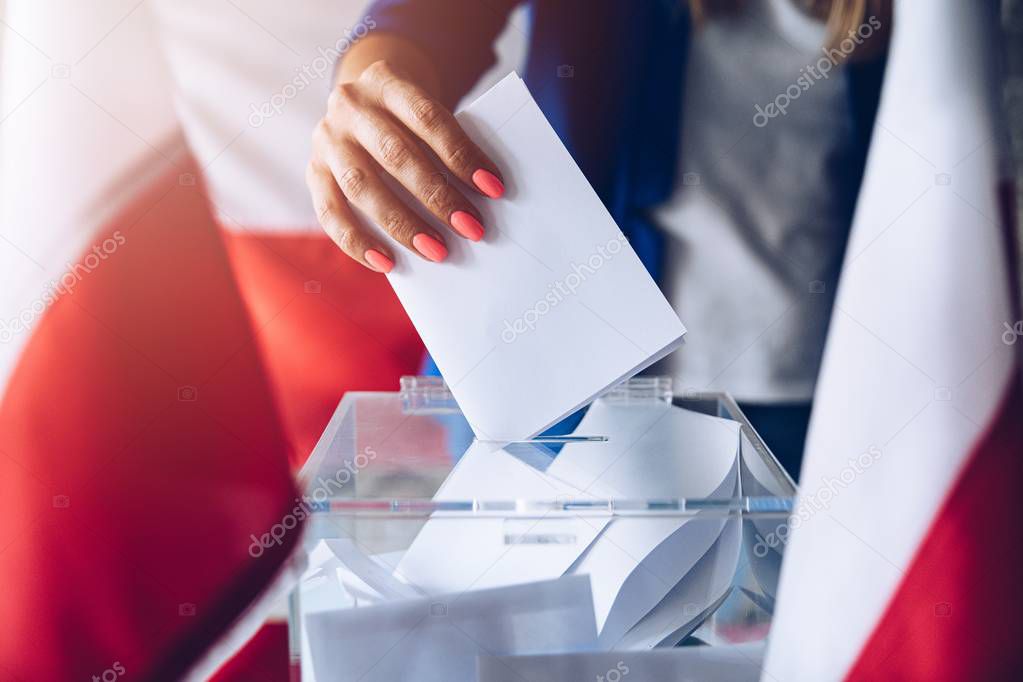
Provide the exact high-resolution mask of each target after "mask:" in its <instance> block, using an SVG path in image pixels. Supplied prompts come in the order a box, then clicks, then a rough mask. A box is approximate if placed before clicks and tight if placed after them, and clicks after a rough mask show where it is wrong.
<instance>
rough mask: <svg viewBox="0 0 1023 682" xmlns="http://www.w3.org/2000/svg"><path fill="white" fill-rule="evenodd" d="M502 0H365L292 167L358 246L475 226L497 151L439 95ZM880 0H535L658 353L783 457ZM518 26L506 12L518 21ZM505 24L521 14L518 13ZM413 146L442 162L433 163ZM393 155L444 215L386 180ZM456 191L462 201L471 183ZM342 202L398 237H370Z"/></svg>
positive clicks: (489, 194) (539, 48)
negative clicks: (646, 307) (655, 295)
mask: <svg viewBox="0 0 1023 682" xmlns="http://www.w3.org/2000/svg"><path fill="white" fill-rule="evenodd" d="M519 4H520V3H518V2H515V1H513V0H493V1H490V2H478V1H477V0H441V1H438V0H377V1H376V2H375V3H373V4H371V5H370V7H369V9H368V12H367V13H368V14H369V15H371V16H373V18H374V21H375V22H376V25H377V26H376V30H375V31H374V32H373V33H372V34H370V35H368V36H367V37H365V38H364V39H362V40H360V41H359V42H358V43H356V44H355V46H354V47H353V48H352V49H351V50H350V51H349V52H348V53H347V54H346V55H345V56H344V57H343V58H342V60H341V62H340V66H339V68H338V71H337V75H336V84H335V88H334V90H333V92H332V94H331V96H330V98H329V101H328V106H327V111H326V113H325V115H324V117H323V119H322V120H321V121H320V123H319V124H318V126H317V128H316V131H315V132H314V135H313V155H312V160H311V162H310V164H309V168H308V171H307V183H308V185H309V188H310V191H311V194H312V198H313V202H314V204H315V206H316V210H317V215H318V216H319V219H320V222H321V224H322V226H323V228H324V229H325V230H326V232H327V233H328V234H329V235H330V236H331V237H332V238H333V240H334V241H335V242H336V243H337V245H338V246H339V247H340V248H341V249H342V250H343V251H344V252H345V253H347V254H348V255H349V256H350V257H351V258H353V259H354V260H356V261H358V262H360V263H362V264H363V265H365V266H367V267H368V268H370V269H372V270H376V271H380V272H387V271H389V270H390V269H391V267H392V266H393V252H394V250H395V249H402V248H404V249H408V250H410V251H411V252H413V253H414V254H416V255H417V256H418V257H422V258H426V259H428V260H432V261H438V262H439V264H438V265H437V267H455V266H453V265H446V264H444V263H443V262H442V261H443V260H444V259H445V256H446V247H445V245H444V243H445V241H446V240H449V239H469V240H471V241H478V240H479V239H481V238H483V237H484V235H485V233H486V229H487V226H486V225H483V224H481V222H480V219H479V214H478V213H477V212H476V210H475V208H474V207H473V201H501V200H502V198H501V197H502V195H503V193H504V184H503V179H502V177H501V171H500V164H499V160H493V159H489V158H487V157H486V156H485V155H484V154H483V153H482V152H481V151H480V150H479V148H477V147H476V145H475V144H473V143H472V141H471V140H469V139H468V137H467V136H466V135H465V134H464V132H462V130H461V129H460V128H459V126H458V124H457V123H456V122H455V119H454V118H453V116H452V114H451V112H450V108H451V107H453V106H454V104H455V103H456V102H457V101H458V100H459V99H460V98H461V97H462V96H464V95H465V93H466V92H467V91H468V90H469V89H470V88H472V87H473V85H474V84H475V83H476V82H477V80H478V79H479V78H480V76H481V74H483V73H484V72H485V71H486V69H487V68H488V67H490V66H491V65H492V64H493V63H494V52H493V43H494V40H495V37H496V36H497V35H498V34H499V33H500V32H501V31H502V29H503V28H504V27H505V25H506V22H507V21H508V18H509V15H510V13H511V12H512V10H513V9H514V8H515V7H516V6H517V5H519ZM890 5H891V2H890V0H689V1H688V2H686V1H684V0H659V1H653V0H651V1H649V2H640V3H636V2H617V1H614V0H601V1H593V0H535V1H534V2H532V3H529V9H530V13H529V15H528V18H529V22H530V26H529V27H528V41H529V46H528V57H527V63H526V67H525V79H526V82H527V84H528V85H529V87H530V89H531V91H532V92H533V94H534V96H535V98H536V99H537V102H538V103H539V105H540V107H541V108H542V109H543V110H544V112H545V114H546V115H547V117H548V119H549V120H550V122H551V123H552V125H553V126H554V128H555V129H556V130H557V131H558V133H559V135H560V136H561V139H562V140H563V142H564V143H565V145H566V146H567V147H568V149H569V151H570V152H571V153H572V155H573V157H574V158H575V160H576V162H577V163H578V164H579V165H580V167H581V168H582V170H583V172H584V173H585V174H586V176H587V178H588V179H589V181H590V182H591V184H592V185H593V186H594V188H595V189H596V191H597V193H598V194H599V195H600V197H601V199H602V200H603V201H604V203H605V205H606V206H607V208H608V209H609V211H610V212H611V214H612V215H613V217H614V218H615V220H616V221H617V222H618V224H619V226H620V227H621V228H622V230H623V232H624V233H625V234H626V236H627V237H628V238H629V240H630V242H631V243H632V245H633V247H634V248H635V249H636V251H637V252H638V253H639V255H640V257H641V258H642V259H643V261H644V263H645V264H646V266H647V268H648V269H649V270H650V272H651V274H652V275H654V277H655V278H656V279H657V280H658V281H659V283H660V285H661V287H662V289H663V291H664V292H665V294H666V295H667V297H668V299H669V300H670V301H671V302H672V304H673V306H674V307H675V309H676V310H677V311H678V313H679V315H680V316H681V317H682V319H683V320H684V321H685V323H686V325H687V326H688V328H689V330H690V333H689V334H688V335H687V337H686V338H687V343H686V345H685V346H684V348H683V349H681V350H680V351H679V352H677V353H674V354H673V355H672V356H670V357H669V358H667V359H666V360H665V361H664V362H663V363H662V364H661V365H660V366H659V367H657V368H655V370H654V371H655V372H656V373H666V374H670V375H672V376H673V377H674V378H675V382H676V390H678V391H701V390H727V391H730V392H731V393H732V394H733V395H734V396H735V397H736V398H737V399H738V400H739V401H740V405H741V407H742V408H743V410H744V411H745V412H746V414H747V416H748V417H749V418H750V420H751V421H752V423H753V425H754V426H755V427H756V428H757V430H758V431H759V432H760V434H761V435H762V436H763V438H764V439H765V441H766V442H767V443H768V445H769V446H770V447H771V448H772V450H773V451H774V452H775V454H776V455H777V456H778V458H779V460H780V461H781V462H782V464H783V465H784V466H785V468H786V469H787V470H788V471H789V472H790V473H791V474H792V475H793V476H798V473H799V465H800V460H801V456H802V449H803V442H804V439H805V433H806V428H807V423H808V420H809V415H810V406H811V398H812V396H813V391H814V384H815V381H816V377H817V373H818V369H819V366H820V359H821V353H822V349H823V345H824V339H825V335H826V332H827V327H828V321H829V318H830V313H831V306H832V301H833V297H834V290H835V285H836V283H837V280H838V274H839V269H840V266H841V262H842V257H843V253H844V249H845V244H846V237H847V234H848V230H849V226H850V223H851V219H852V214H853V209H854V207H855V202H856V195H857V192H858V189H859V184H860V180H861V176H862V174H863V168H864V163H865V159H866V153H867V147H868V145H869V141H870V134H871V130H872V128H873V120H874V116H875V112H876V109H877V104H878V98H879V90H880V83H881V78H882V75H883V71H884V65H885V57H884V53H885V49H886V42H887V35H888V32H889V30H890V25H889V24H890V21H891V6H890ZM516 28H518V27H516ZM520 30H521V29H520ZM426 149H429V150H432V152H433V153H435V154H436V156H437V157H438V158H439V159H440V161H441V162H442V163H443V164H444V165H445V166H446V170H447V171H448V172H449V173H450V175H451V177H453V178H457V180H459V181H460V182H451V181H449V179H448V178H447V177H446V175H445V174H442V173H438V172H437V171H436V167H435V166H433V165H432V163H431V161H430V159H429V158H428V156H427V153H426V151H425V150H426ZM384 175H390V176H392V177H393V178H394V179H395V180H396V181H397V182H399V183H400V184H401V185H403V186H404V187H405V189H407V190H408V191H409V193H410V194H411V195H412V197H414V199H415V200H416V201H418V202H421V203H422V204H423V205H424V206H425V207H426V208H427V210H428V211H430V213H432V214H433V215H434V216H436V217H437V218H438V219H439V220H440V221H441V222H442V223H444V224H447V225H449V226H450V228H451V230H450V231H449V232H447V233H444V234H442V233H440V232H438V231H436V230H434V229H433V228H432V227H430V226H429V225H427V224H426V223H425V222H424V221H422V220H421V219H419V218H418V217H417V216H416V213H415V212H414V211H412V210H411V209H410V207H409V206H407V205H405V204H404V203H403V202H402V201H401V200H399V199H398V198H397V196H396V195H395V194H394V193H393V192H391V191H390V190H389V189H388V188H387V186H386V185H385V183H384V181H383V180H382V176H384ZM470 197H472V199H471V200H470ZM353 207H354V208H357V209H359V210H361V211H362V212H363V213H364V214H366V215H367V216H369V217H370V218H371V219H373V220H375V221H376V222H377V223H378V224H380V225H382V226H383V227H384V228H385V229H386V230H387V231H388V232H389V234H390V235H391V236H392V237H393V238H394V240H393V241H388V242H384V241H381V240H379V239H376V238H375V237H373V236H372V234H371V233H370V232H369V231H367V230H365V228H364V227H363V226H362V225H361V224H360V223H359V221H358V219H357V218H356V215H355V213H354V212H353V210H352V209H353Z"/></svg>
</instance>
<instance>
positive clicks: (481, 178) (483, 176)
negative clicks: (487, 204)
mask: <svg viewBox="0 0 1023 682" xmlns="http://www.w3.org/2000/svg"><path fill="white" fill-rule="evenodd" d="M472 181H473V183H475V185H476V187H477V188H478V189H479V191H481V192H483V193H484V194H486V195H487V196H488V197H490V198H491V199H500V198H501V195H502V194H504V183H502V182H501V180H500V179H498V177H497V176H496V175H494V174H493V173H491V172H490V171H488V170H483V169H482V168H480V169H479V170H477V171H476V172H475V173H473V174H472Z"/></svg>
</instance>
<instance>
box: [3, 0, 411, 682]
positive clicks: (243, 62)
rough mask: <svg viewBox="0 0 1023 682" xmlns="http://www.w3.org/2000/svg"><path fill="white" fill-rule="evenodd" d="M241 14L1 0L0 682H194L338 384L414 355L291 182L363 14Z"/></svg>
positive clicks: (300, 187)
mask: <svg viewBox="0 0 1023 682" xmlns="http://www.w3.org/2000/svg"><path fill="white" fill-rule="evenodd" d="M243 4H244V7H242V6H241V4H239V3H233V2H232V3H208V2H198V1H197V0H188V1H183V0H173V1H171V0H150V1H149V2H145V3H140V2H138V1H137V0H94V1H92V2H88V3H68V2H64V1H62V0H6V2H0V13H2V14H0V19H2V20H3V21H2V23H0V175H2V177H0V273H2V275H0V584H2V585H3V590H4V595H3V596H2V597H0V632H2V634H0V679H3V680H8V679H12V680H33V681H35V680H69V679H83V680H87V679H103V680H111V679H121V678H122V677H124V679H137V680H144V679H180V678H182V677H184V676H185V675H186V674H188V675H191V676H192V677H193V678H197V679H204V678H205V676H206V674H208V673H209V672H210V671H212V670H213V669H215V668H217V666H218V664H219V663H220V662H222V661H223V660H224V659H225V658H226V657H227V656H228V655H230V653H231V652H232V650H233V649H235V648H237V646H239V645H240V644H241V642H243V641H244V637H241V638H239V637H232V636H231V635H233V634H237V633H239V632H242V631H244V633H246V634H247V633H251V632H252V631H253V630H254V629H255V628H256V627H258V625H259V622H258V621H251V620H250V621H246V620H245V616H246V615H247V614H248V613H249V612H248V609H249V607H250V605H251V604H252V603H253V602H255V601H257V600H258V599H260V598H261V597H262V596H265V595H266V594H268V593H269V592H271V588H272V586H273V585H274V582H275V579H276V578H277V577H279V576H280V574H281V572H282V571H283V570H284V569H285V568H286V566H287V564H286V561H287V558H288V556H289V553H290V550H291V548H292V547H293V546H294V545H295V544H296V543H297V541H298V538H299V532H300V530H299V529H297V528H295V525H296V519H297V517H296V515H295V514H294V513H293V512H294V509H295V508H296V505H297V500H296V496H297V492H296V490H295V485H294V482H293V479H292V470H293V468H294V467H295V466H296V465H298V464H300V463H301V460H302V458H303V457H304V456H305V455H306V454H308V451H309V449H310V448H311V447H312V444H313V443H315V441H316V438H317V437H318V435H319V433H320V432H321V431H322V429H323V427H324V425H325V424H326V421H327V419H328V417H329V415H330V414H331V412H332V410H333V408H334V407H335V406H336V404H337V401H338V400H339V398H340V396H341V394H342V393H343V392H344V391H345V390H349V389H355V388H359V389H393V388H394V387H395V386H396V385H397V381H398V377H399V376H400V375H401V374H403V373H404V374H407V373H413V372H414V371H415V369H416V367H417V366H418V365H419V363H420V362H421V360H422V354H423V349H422V344H421V342H420V341H419V339H418V336H417V335H416V333H415V330H414V329H413V328H412V326H411V324H410V323H409V322H408V319H407V317H406V316H405V315H404V313H403V311H402V310H401V307H400V305H399V304H398V303H397V300H396V299H395V298H394V295H393V293H392V292H391V290H390V287H389V286H388V284H387V282H386V279H385V278H383V277H380V276H379V275H375V274H374V273H372V272H370V271H368V270H366V269H365V268H362V267H361V266H359V265H358V264H356V263H354V262H352V261H349V260H348V259H346V258H344V257H343V256H341V255H340V254H339V253H338V251H337V249H336V247H335V246H334V245H333V244H332V243H330V241H329V239H328V238H327V237H326V236H325V235H324V234H323V232H322V230H320V229H319V227H318V226H317V225H316V219H315V215H314V214H313V210H312V208H311V205H310V202H309V200H308V196H307V192H306V190H305V187H304V181H303V170H304V166H305V163H306V161H307V159H308V149H307V148H306V146H307V145H308V140H309V131H310V130H311V129H312V127H313V125H314V124H315V121H316V120H317V117H318V116H319V115H320V112H321V111H322V109H323V102H324V100H325V96H326V93H327V91H328V89H329V85H328V84H329V82H330V77H331V74H332V71H333V61H334V59H335V58H336V56H337V52H338V51H339V49H344V48H345V46H347V45H350V43H351V39H352V37H353V36H357V35H358V34H359V33H363V34H364V32H365V30H366V28H367V26H365V25H362V26H361V28H360V24H359V23H358V22H359V19H360V17H361V12H362V9H363V3H361V2H354V3H353V2H335V1H334V0H316V2H312V0H310V2H308V3H304V5H308V6H304V9H303V11H301V12H296V11H295V9H294V7H292V6H290V5H287V4H286V3H276V2H272V1H271V0H260V1H259V2H246V3H243ZM207 187H209V191H207V189H206V188H207ZM289 465H290V466H289ZM274 529H278V530H274ZM281 531H285V532H281ZM270 532H273V534H274V536H275V537H272V538H271V539H270V540H265V538H264V536H265V535H266V534H268V533H270ZM253 538H256V539H257V540H258V541H259V544H256V545H254V544H253V543H254V539H253ZM239 625H242V626H243V627H242V629H241V630H240V629H239ZM268 630H269V628H268V629H265V630H264V631H263V633H264V636H261V638H260V639H259V641H260V642H268V643H269V645H270V646H268V647H264V648H265V649H266V651H265V653H264V652H259V651H257V652H255V653H254V654H252V655H250V656H249V657H248V658H246V657H242V659H244V660H241V659H237V658H236V659H235V660H234V662H233V663H234V664H233V665H232V667H231V668H230V669H229V671H228V672H227V673H226V677H224V676H225V672H224V670H223V669H222V670H221V673H220V675H221V676H222V679H232V678H231V677H230V676H231V674H234V676H235V677H234V678H235V679H257V680H260V679H264V680H268V681H272V680H280V679H286V678H287V675H288V671H287V666H288V658H287V650H286V646H285V637H284V628H283V626H282V625H280V624H277V625H276V626H274V628H273V630H274V632H273V633H271V634H270V636H265V635H266V633H267V632H268ZM250 653H251V652H250ZM253 658H254V659H255V660H254V661H253V660H252V659H253Z"/></svg>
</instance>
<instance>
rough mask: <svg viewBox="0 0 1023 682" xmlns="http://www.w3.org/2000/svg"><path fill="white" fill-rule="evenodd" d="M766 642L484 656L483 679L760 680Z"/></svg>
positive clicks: (508, 681) (485, 681) (481, 664)
mask: <svg viewBox="0 0 1023 682" xmlns="http://www.w3.org/2000/svg"><path fill="white" fill-rule="evenodd" d="M763 661H764V643H763V642H755V643H751V644H736V645H732V646H688V647H679V648H677V649H656V650H654V651H607V652H600V653H579V654H555V655H543V656H484V657H481V658H480V660H479V677H478V678H477V679H478V682H566V681H568V680H571V681H572V682H575V681H576V680H604V681H605V682H633V681H635V682H662V681H667V680H683V681H688V680H700V681H701V682H702V681H703V680H713V682H756V681H757V680H759V679H760V674H761V669H762V667H763Z"/></svg>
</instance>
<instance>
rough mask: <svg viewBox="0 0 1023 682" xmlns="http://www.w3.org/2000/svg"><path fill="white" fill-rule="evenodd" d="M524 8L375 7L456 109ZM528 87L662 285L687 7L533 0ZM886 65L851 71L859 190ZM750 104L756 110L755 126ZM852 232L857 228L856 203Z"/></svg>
mask: <svg viewBox="0 0 1023 682" xmlns="http://www.w3.org/2000/svg"><path fill="white" fill-rule="evenodd" d="M519 4H522V0H376V1H375V2H373V3H372V4H371V5H370V7H369V9H368V10H367V15H369V16H371V17H372V18H373V20H374V21H375V22H376V24H377V27H376V29H375V30H378V31H386V32H388V33H393V34H397V35H400V36H403V37H405V38H407V39H408V40H410V41H412V42H414V43H416V44H417V45H418V46H419V47H421V48H422V49H423V50H424V51H425V52H426V54H427V55H428V56H429V57H430V59H431V60H432V61H433V63H434V65H435V66H436V67H437V68H438V71H439V73H440V75H441V78H442V81H443V89H444V92H443V99H444V100H445V102H446V103H447V104H448V105H449V106H453V105H454V104H455V103H456V102H457V101H458V99H459V98H460V97H461V96H462V95H464V94H465V93H466V92H468V91H469V89H470V88H472V86H473V85H474V84H475V83H476V81H477V80H478V79H479V78H480V76H482V75H483V73H484V72H485V71H486V70H487V69H488V68H489V67H491V66H492V65H493V64H494V62H495V60H496V58H495V55H494V50H493V44H494V41H495V39H496V38H497V36H498V35H499V34H500V32H501V31H502V30H503V29H504V27H505V25H506V23H507V20H508V17H509V15H510V14H511V11H512V10H513V9H514V8H515V7H516V6H518V5H519ZM528 4H529V9H530V13H531V14H530V17H531V28H530V35H529V48H528V58H527V64H526V69H525V74H524V78H525V81H526V84H527V85H528V86H529V89H530V91H531V92H532V93H533V96H534V97H535V98H536V100H537V103H538V104H539V105H540V108H541V109H542V110H543V111H544V113H545V114H546V116H547V118H548V119H549V120H550V122H551V125H552V126H553V127H554V129H555V130H556V131H557V132H558V135H559V136H560V137H561V140H562V142H564V144H565V146H566V147H567V148H568V151H569V152H570V153H571V154H572V156H573V157H574V158H575V161H576V163H578V164H579V167H580V168H581V169H582V171H583V173H585V175H586V177H587V179H589V181H590V184H591V185H593V187H594V189H595V190H596V192H597V194H598V195H599V196H600V198H601V200H602V201H603V202H604V204H605V206H607V208H608V211H610V213H611V215H612V216H613V217H614V219H615V221H616V222H617V223H618V226H619V227H621V229H622V231H623V232H624V233H625V235H626V236H627V237H628V239H629V242H630V244H631V245H632V247H633V248H634V249H635V250H636V252H637V253H638V254H639V256H640V258H641V259H642V260H643V262H644V263H645V264H646V266H647V268H648V269H649V270H650V273H651V274H652V275H653V276H654V278H655V279H658V278H659V275H660V271H661V253H662V248H661V244H662V241H663V239H664V237H663V235H662V233H661V231H660V230H659V229H658V228H657V227H656V225H654V224H653V222H652V220H651V219H650V217H649V210H650V209H651V208H653V207H654V206H657V205H658V204H661V203H663V202H664V201H666V200H667V199H668V198H669V197H670V196H671V193H672V192H673V190H674V188H675V171H676V168H677V167H678V158H677V155H678V149H679V134H680V128H681V126H680V122H681V102H682V89H683V87H684V84H683V76H684V74H685V60H686V52H687V44H688V36H689V30H690V23H691V22H690V17H689V12H688V3H686V2H684V0H530V1H529V3H528ZM883 72H884V59H876V60H874V61H871V62H865V63H862V64H860V63H851V64H848V65H847V66H846V67H845V68H844V69H843V77H844V78H845V79H846V82H847V92H848V95H849V108H850V115H851V119H852V121H853V125H854V130H855V134H856V136H857V149H858V154H857V155H856V156H855V161H854V163H852V164H851V167H850V168H848V169H847V175H846V177H847V181H848V183H849V185H848V186H849V187H858V185H859V182H860V180H861V179H862V175H863V166H864V163H865V161H866V153H867V147H868V145H869V142H870V134H871V131H872V129H873V125H874V115H875V113H876V111H877V103H878V98H879V94H880V84H881V78H882V76H883ZM752 115H753V105H752V103H751V104H750V116H751V120H752ZM849 204H850V211H849V215H848V216H847V224H848V223H851V221H852V208H851V206H852V204H853V202H849Z"/></svg>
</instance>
